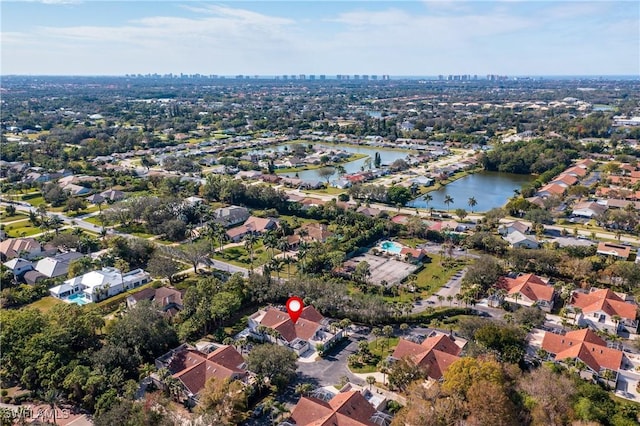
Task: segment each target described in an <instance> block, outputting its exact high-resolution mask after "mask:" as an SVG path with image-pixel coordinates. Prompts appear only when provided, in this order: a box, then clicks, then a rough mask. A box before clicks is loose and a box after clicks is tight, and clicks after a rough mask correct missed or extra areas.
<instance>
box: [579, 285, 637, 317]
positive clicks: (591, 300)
mask: <svg viewBox="0 0 640 426" xmlns="http://www.w3.org/2000/svg"><path fill="white" fill-rule="evenodd" d="M570 305H572V306H576V307H578V308H580V309H582V312H584V313H591V312H597V311H602V312H604V313H605V314H607V315H609V316H613V315H618V316H619V317H620V318H624V319H630V320H635V319H636V315H637V308H638V307H637V306H636V305H634V304H633V303H628V302H625V301H624V300H623V299H622V298H621V297H619V296H618V295H617V294H615V293H614V292H613V291H611V290H609V289H600V290H596V291H592V292H591V293H588V294H585V293H581V292H578V291H576V292H574V293H573V296H572V297H571V303H570Z"/></svg>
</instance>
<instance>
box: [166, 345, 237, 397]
mask: <svg viewBox="0 0 640 426" xmlns="http://www.w3.org/2000/svg"><path fill="white" fill-rule="evenodd" d="M243 364H244V359H243V358H242V355H240V354H239V353H238V352H237V351H236V350H235V348H233V346H221V347H220V348H218V349H216V350H215V351H213V352H212V353H210V354H209V355H205V354H203V353H202V352H200V351H197V350H193V349H185V350H184V351H182V352H179V353H177V354H175V355H174V356H173V359H172V360H171V363H170V364H169V366H168V369H169V371H170V372H172V373H173V377H175V378H177V379H180V380H181V381H182V383H183V384H184V386H185V388H186V389H187V391H188V392H190V393H192V394H194V395H196V394H198V392H200V391H201V390H202V388H203V387H204V385H205V383H206V381H207V380H209V379H210V378H212V377H215V378H217V379H228V378H237V377H242V376H245V375H246V374H247V372H246V370H244V369H243V368H241V367H242V365H243Z"/></svg>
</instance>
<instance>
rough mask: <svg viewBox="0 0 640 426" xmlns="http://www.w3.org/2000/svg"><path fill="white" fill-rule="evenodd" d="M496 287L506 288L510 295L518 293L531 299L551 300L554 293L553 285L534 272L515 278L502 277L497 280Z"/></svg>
mask: <svg viewBox="0 0 640 426" xmlns="http://www.w3.org/2000/svg"><path fill="white" fill-rule="evenodd" d="M498 287H500V288H503V289H505V290H507V292H508V293H509V294H510V295H511V294H515V293H520V294H522V295H523V296H525V297H527V298H528V299H529V300H533V301H536V300H545V301H551V300H552V299H553V294H554V289H553V287H551V286H550V285H548V284H547V283H546V282H545V281H544V280H543V279H542V278H540V277H539V276H537V275H534V274H524V275H520V276H519V277H517V278H508V277H502V278H501V279H500V280H499V281H498Z"/></svg>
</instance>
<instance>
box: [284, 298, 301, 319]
mask: <svg viewBox="0 0 640 426" xmlns="http://www.w3.org/2000/svg"><path fill="white" fill-rule="evenodd" d="M302 308H304V303H303V302H302V299H300V298H299V297H298V296H293V297H290V298H289V300H287V312H288V313H289V318H291V321H293V323H294V324H295V323H296V322H298V318H300V314H301V313H302Z"/></svg>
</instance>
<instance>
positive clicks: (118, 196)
mask: <svg viewBox="0 0 640 426" xmlns="http://www.w3.org/2000/svg"><path fill="white" fill-rule="evenodd" d="M100 195H101V196H102V197H103V198H104V199H105V200H107V202H108V203H112V202H115V201H120V200H124V196H125V194H124V192H122V191H119V190H117V189H107V190H106V191H103V192H101V193H100Z"/></svg>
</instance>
